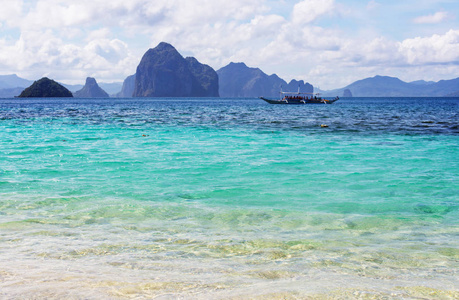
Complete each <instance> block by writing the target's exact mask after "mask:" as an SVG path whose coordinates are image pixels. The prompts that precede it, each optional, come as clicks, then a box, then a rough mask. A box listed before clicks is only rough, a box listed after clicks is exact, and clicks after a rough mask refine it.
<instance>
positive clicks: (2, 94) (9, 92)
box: [0, 87, 24, 98]
mask: <svg viewBox="0 0 459 300" xmlns="http://www.w3.org/2000/svg"><path fill="white" fill-rule="evenodd" d="M23 90H24V88H23V87H16V88H10V89H0V98H14V97H16V96H18V95H19V94H20V93H21V92H22V91H23Z"/></svg>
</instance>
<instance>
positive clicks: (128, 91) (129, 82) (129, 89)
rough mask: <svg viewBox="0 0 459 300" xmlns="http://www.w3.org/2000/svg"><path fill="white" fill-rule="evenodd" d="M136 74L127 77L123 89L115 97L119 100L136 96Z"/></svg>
mask: <svg viewBox="0 0 459 300" xmlns="http://www.w3.org/2000/svg"><path fill="white" fill-rule="evenodd" d="M134 87H135V74H134V75H130V76H128V77H126V79H125V80H124V82H123V86H122V87H121V91H120V92H119V93H117V94H116V95H115V97H118V98H130V97H132V95H133V94H134Z"/></svg>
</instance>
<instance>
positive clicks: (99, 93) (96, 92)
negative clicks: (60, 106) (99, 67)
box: [73, 77, 109, 98]
mask: <svg viewBox="0 0 459 300" xmlns="http://www.w3.org/2000/svg"><path fill="white" fill-rule="evenodd" d="M73 96H74V97H76V98H108V97H109V95H108V94H107V92H106V91H104V90H103V89H101V88H100V87H99V85H98V84H97V81H96V80H95V79H94V78H92V77H88V78H86V84H85V85H84V87H83V88H82V89H81V90H78V91H76V92H75V93H73Z"/></svg>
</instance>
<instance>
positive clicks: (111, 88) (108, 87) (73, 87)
mask: <svg viewBox="0 0 459 300" xmlns="http://www.w3.org/2000/svg"><path fill="white" fill-rule="evenodd" d="M62 85H63V86H65V87H66V88H67V89H68V90H69V91H71V92H72V93H75V92H76V91H78V90H81V89H82V88H83V86H84V85H82V84H65V83H63V84H62ZM98 85H99V87H100V88H101V89H103V90H104V91H106V92H107V94H109V95H115V94H116V93H119V91H120V90H121V87H122V85H123V84H122V83H121V82H112V83H106V82H99V83H98Z"/></svg>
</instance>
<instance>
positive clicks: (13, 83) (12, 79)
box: [0, 74, 33, 89]
mask: <svg viewBox="0 0 459 300" xmlns="http://www.w3.org/2000/svg"><path fill="white" fill-rule="evenodd" d="M32 83H33V80H27V79H24V78H21V77H18V76H17V75H16V74H11V75H0V89H11V88H17V87H22V88H26V87H28V86H30V85H31V84H32Z"/></svg>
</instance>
